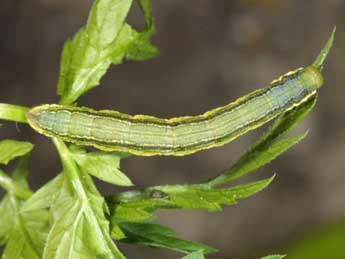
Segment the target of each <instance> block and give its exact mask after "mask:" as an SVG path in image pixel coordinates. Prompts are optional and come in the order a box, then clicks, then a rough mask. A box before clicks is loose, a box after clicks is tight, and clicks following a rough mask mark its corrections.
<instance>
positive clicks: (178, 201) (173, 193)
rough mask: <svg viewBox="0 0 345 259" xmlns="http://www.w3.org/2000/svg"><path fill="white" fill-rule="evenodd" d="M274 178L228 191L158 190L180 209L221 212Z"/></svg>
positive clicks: (162, 188) (181, 188) (180, 187)
mask: <svg viewBox="0 0 345 259" xmlns="http://www.w3.org/2000/svg"><path fill="white" fill-rule="evenodd" d="M273 178H274V176H273V177H271V178H269V179H265V180H261V181H257V182H253V183H249V184H242V185H238V186H235V187H232V188H227V189H206V188H203V187H193V186H164V187H160V188H158V190H161V191H163V192H164V193H166V194H167V195H168V196H169V200H170V201H172V202H173V203H174V204H175V205H176V206H177V207H178V208H185V209H206V210H209V211H219V210H221V205H223V204H225V205H233V204H236V202H237V200H239V199H243V198H246V197H249V196H251V195H253V194H255V193H257V192H259V191H261V190H262V189H264V188H265V187H267V186H268V185H269V184H270V183H271V182H272V180H273Z"/></svg>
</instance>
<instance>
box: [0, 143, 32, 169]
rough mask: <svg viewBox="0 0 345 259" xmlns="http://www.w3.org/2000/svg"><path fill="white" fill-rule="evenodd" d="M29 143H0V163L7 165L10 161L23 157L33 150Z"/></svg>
mask: <svg viewBox="0 0 345 259" xmlns="http://www.w3.org/2000/svg"><path fill="white" fill-rule="evenodd" d="M33 147H34V145H32V144H31V143H29V142H23V141H16V140H10V139H5V140H2V141H0V163H1V164H5V165H7V164H8V162H9V161H11V160H12V159H14V158H16V157H19V156H24V155H25V154H27V153H29V152H30V151H31V150H32V149H33Z"/></svg>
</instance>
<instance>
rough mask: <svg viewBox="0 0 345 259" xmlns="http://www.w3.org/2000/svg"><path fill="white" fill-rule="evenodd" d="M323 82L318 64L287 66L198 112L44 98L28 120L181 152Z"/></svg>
mask: <svg viewBox="0 0 345 259" xmlns="http://www.w3.org/2000/svg"><path fill="white" fill-rule="evenodd" d="M322 84H323V77H322V75H321V73H320V69H319V67H317V66H313V65H312V66H308V67H306V68H300V69H297V70H295V71H291V72H289V73H287V74H285V75H283V76H281V77H280V78H278V79H277V80H274V81H273V82H271V83H270V84H269V85H268V86H266V87H264V88H261V89H259V90H256V91H254V92H252V93H249V94H247V95H245V96H243V97H241V98H239V99H237V100H236V101H234V102H231V103H229V104H228V105H225V106H223V107H219V108H216V109H213V110H210V111H208V112H206V113H204V114H201V115H197V116H186V117H178V118H171V119H162V118H156V117H152V116H147V115H134V116H131V115H127V114H123V113H120V112H117V111H109V110H103V111H96V110H93V109H89V108H85V107H72V106H63V105H56V104H45V105H41V106H36V107H34V108H32V109H31V110H30V111H29V112H28V113H27V120H28V122H29V124H30V125H31V127H32V128H34V129H35V130H36V131H38V132H39V133H41V134H43V135H47V136H50V137H58V138H61V139H63V140H65V141H68V142H72V143H76V144H81V145H91V146H94V147H96V148H98V149H101V150H106V151H122V152H128V153H131V154H135V155H141V156H152V155H172V156H183V155H187V154H191V153H194V152H197V151H200V150H203V149H208V148H212V147H216V146H221V145H224V144H225V143H228V142H230V141H232V140H234V139H235V138H237V137H239V136H240V135H242V134H244V133H246V132H248V131H250V130H253V129H255V128H258V127H260V126H262V125H263V124H265V123H267V122H268V121H270V120H272V119H274V118H276V117H277V116H279V115H281V114H282V113H284V112H286V111H288V110H291V109H293V108H294V107H296V106H298V105H300V104H302V103H303V102H305V101H307V100H308V99H309V98H310V97H311V96H314V95H315V94H316V92H317V89H319V88H320V87H321V86H322Z"/></svg>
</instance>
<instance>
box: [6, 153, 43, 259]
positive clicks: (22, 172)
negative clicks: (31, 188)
mask: <svg viewBox="0 0 345 259" xmlns="http://www.w3.org/2000/svg"><path fill="white" fill-rule="evenodd" d="M27 165H28V164H27V160H26V158H23V159H21V161H20V162H19V164H18V166H17V168H16V169H15V171H14V173H13V178H12V179H11V181H12V185H17V186H19V187H21V188H27V182H26V176H27V171H28V169H27ZM18 196H19V197H20V195H18V192H17V191H13V190H10V191H9V192H8V194H6V195H5V197H4V199H3V201H2V202H1V207H0V215H1V221H0V240H1V242H2V243H3V244H5V249H4V252H3V255H2V258H6V259H36V258H37V259H39V258H41V255H42V251H43V246H44V242H45V239H46V235H47V233H48V229H49V220H48V219H49V215H48V212H47V211H43V210H42V211H35V212H30V213H21V212H20V209H21V206H22V204H23V202H24V201H23V200H22V199H23V198H24V197H20V198H22V199H19V198H17V197H18Z"/></svg>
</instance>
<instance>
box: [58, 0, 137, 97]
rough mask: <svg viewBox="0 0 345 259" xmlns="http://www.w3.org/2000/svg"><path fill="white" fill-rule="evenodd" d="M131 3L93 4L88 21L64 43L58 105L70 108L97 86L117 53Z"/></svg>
mask: <svg viewBox="0 0 345 259" xmlns="http://www.w3.org/2000/svg"><path fill="white" fill-rule="evenodd" d="M131 4H132V0H97V1H95V2H94V4H93V6H92V9H91V11H90V15H89V20H88V23H87V25H86V26H85V27H83V28H81V29H80V30H79V32H78V33H77V34H76V35H75V36H74V38H73V39H72V40H69V41H67V42H66V44H65V46H64V49H63V52H62V58H61V67H60V76H59V83H58V94H59V95H60V96H61V100H60V103H62V104H72V103H73V102H75V101H76V100H77V98H78V97H79V96H81V95H82V94H84V93H85V92H87V91H89V90H90V89H91V88H93V87H95V86H97V85H98V84H99V80H100V79H101V77H102V76H103V75H104V73H105V72H106V71H107V69H108V67H109V66H110V64H111V60H112V58H113V57H114V56H115V55H116V54H114V53H115V52H116V49H117V47H118V46H117V44H116V40H117V36H118V34H119V33H120V31H121V29H122V27H123V24H124V21H125V18H126V16H127V13H128V11H129V8H130V6H131Z"/></svg>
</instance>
